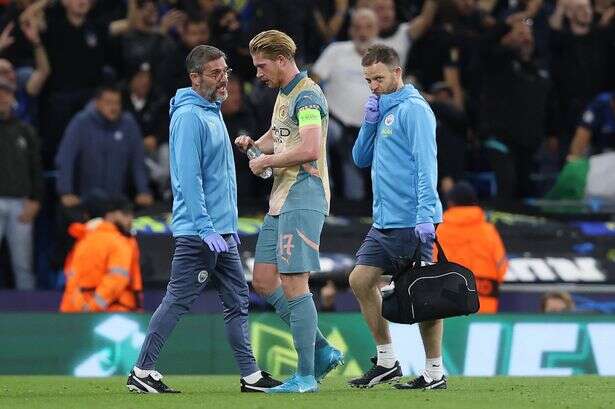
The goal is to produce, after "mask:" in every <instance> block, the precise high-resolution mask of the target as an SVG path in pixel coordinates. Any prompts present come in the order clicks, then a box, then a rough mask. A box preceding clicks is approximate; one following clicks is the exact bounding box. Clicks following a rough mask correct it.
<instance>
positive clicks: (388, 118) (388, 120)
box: [384, 114, 395, 126]
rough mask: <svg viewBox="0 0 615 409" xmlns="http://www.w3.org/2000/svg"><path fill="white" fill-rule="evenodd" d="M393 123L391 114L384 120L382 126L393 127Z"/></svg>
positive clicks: (393, 118)
mask: <svg viewBox="0 0 615 409" xmlns="http://www.w3.org/2000/svg"><path fill="white" fill-rule="evenodd" d="M393 121H395V117H394V116H393V114H388V115H387V116H386V118H384V124H385V125H386V126H391V125H393Z"/></svg>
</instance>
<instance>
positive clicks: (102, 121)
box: [84, 101, 126, 127]
mask: <svg viewBox="0 0 615 409" xmlns="http://www.w3.org/2000/svg"><path fill="white" fill-rule="evenodd" d="M84 111H85V113H86V115H87V116H88V118H90V119H91V120H92V121H94V122H96V123H98V124H99V125H101V126H103V127H114V126H117V125H118V124H119V123H120V122H122V121H123V120H124V118H125V117H126V112H125V111H122V113H120V116H119V118H118V119H117V120H115V121H109V120H108V119H107V118H105V117H104V116H102V114H101V113H100V112H99V111H98V109H96V103H95V102H94V101H90V102H88V104H87V105H86V106H85V108H84Z"/></svg>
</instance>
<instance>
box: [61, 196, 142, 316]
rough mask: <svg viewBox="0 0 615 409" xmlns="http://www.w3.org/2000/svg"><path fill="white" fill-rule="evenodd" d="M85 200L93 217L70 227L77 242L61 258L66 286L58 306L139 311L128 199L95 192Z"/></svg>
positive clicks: (139, 282)
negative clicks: (66, 254) (64, 257)
mask: <svg viewBox="0 0 615 409" xmlns="http://www.w3.org/2000/svg"><path fill="white" fill-rule="evenodd" d="M87 202H88V203H87V206H86V207H87V209H88V213H89V214H90V215H91V217H92V218H91V219H90V220H89V221H88V222H87V223H85V224H76V223H75V224H72V225H71V226H70V229H69V231H70V233H71V235H73V237H75V239H76V240H77V241H76V243H75V245H74V247H73V249H72V250H71V252H70V253H69V255H68V257H67V259H66V263H65V271H64V272H65V274H66V288H65V291H64V296H63V297H62V302H61V304H60V311H61V312H110V311H139V310H142V301H143V300H142V291H143V285H142V279H141V268H140V266H139V246H138V244H137V240H136V239H135V238H134V237H133V236H132V234H131V233H130V229H131V226H132V218H133V214H132V207H131V205H130V202H129V201H128V200H127V199H125V198H123V197H120V196H118V197H115V196H110V197H106V196H104V195H101V194H98V193H96V194H93V195H92V196H91V197H90V198H88V200H87Z"/></svg>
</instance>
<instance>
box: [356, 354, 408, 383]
mask: <svg viewBox="0 0 615 409" xmlns="http://www.w3.org/2000/svg"><path fill="white" fill-rule="evenodd" d="M371 361H372V363H373V364H374V365H373V366H372V367H371V369H370V370H369V371H367V372H365V373H364V374H363V376H361V377H360V378H356V379H352V380H350V381H348V384H349V385H350V386H352V387H353V388H371V387H373V386H374V385H378V384H381V383H393V382H396V381H398V380H399V379H400V378H401V377H402V373H401V366H400V365H399V362H398V361H395V365H394V366H393V367H392V368H385V367H384V366H380V365H378V364H377V362H378V361H377V360H376V358H374V357H372V358H371Z"/></svg>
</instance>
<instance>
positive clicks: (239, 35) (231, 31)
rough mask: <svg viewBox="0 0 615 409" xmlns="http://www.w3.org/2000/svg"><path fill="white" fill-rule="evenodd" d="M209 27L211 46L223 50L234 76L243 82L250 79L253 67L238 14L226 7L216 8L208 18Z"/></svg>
mask: <svg viewBox="0 0 615 409" xmlns="http://www.w3.org/2000/svg"><path fill="white" fill-rule="evenodd" d="M209 26H210V27H211V45H213V46H215V47H217V48H219V49H220V50H224V52H225V53H226V55H227V57H228V60H229V61H230V64H231V65H232V67H233V73H234V75H236V76H238V77H239V78H240V79H241V80H244V81H247V80H250V79H252V78H253V77H254V66H253V65H252V58H251V57H250V52H249V51H248V39H247V38H246V37H245V33H244V31H243V27H242V26H241V20H240V19H239V14H238V13H237V12H236V11H235V10H233V9H232V8H230V7H228V6H220V7H217V8H215V9H214V10H213V12H212V13H211V14H210V16H209Z"/></svg>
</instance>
